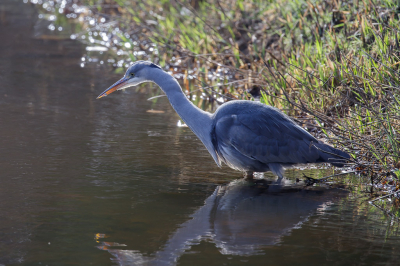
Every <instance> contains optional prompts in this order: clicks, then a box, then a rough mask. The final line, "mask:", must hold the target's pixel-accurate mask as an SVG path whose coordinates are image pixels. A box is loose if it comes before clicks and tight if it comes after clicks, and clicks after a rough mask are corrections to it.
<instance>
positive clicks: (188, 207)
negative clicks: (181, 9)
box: [0, 0, 400, 265]
mask: <svg viewBox="0 0 400 266" xmlns="http://www.w3.org/2000/svg"><path fill="white" fill-rule="evenodd" d="M37 17H38V14H37V12H36V11H35V9H34V7H32V6H31V5H28V4H23V3H22V2H21V1H17V0H2V1H1V2H0V36H1V37H2V38H1V39H2V41H1V42H0V58H1V59H0V83H1V86H0V135H1V138H0V169H1V172H0V182H1V183H0V264H3V265H175V264H177V265H266V264H271V265H315V264H319V265H349V264H351V265H378V264H383V265H392V264H396V262H397V261H398V259H399V255H398V254H399V253H398V250H399V248H400V241H399V240H400V237H399V233H398V232H397V231H396V230H397V229H394V228H398V227H396V226H395V225H394V223H393V220H391V219H390V218H388V217H386V216H385V215H384V214H383V213H382V212H380V211H379V210H377V209H375V208H374V207H373V206H371V205H370V204H368V203H367V202H366V200H367V199H368V198H367V197H363V196H362V193H361V194H360V193H358V194H355V193H351V192H349V191H348V190H347V189H343V188H330V187H327V186H321V187H312V188H304V186H302V185H301V184H300V185H299V184H296V183H295V181H294V180H295V179H296V178H300V179H302V177H303V176H302V174H303V173H305V174H307V175H312V176H314V177H322V176H323V175H324V174H330V173H332V171H331V170H326V171H325V172H321V171H319V170H305V171H300V170H296V169H294V170H289V171H287V177H288V178H289V179H290V180H292V181H291V182H292V183H291V185H288V186H286V187H284V188H282V189H281V190H279V189H278V190H277V189H275V188H274V186H271V183H270V182H271V181H258V182H257V183H248V182H244V181H242V180H240V177H241V174H240V173H237V172H234V171H232V170H230V169H228V168H227V167H224V168H222V169H219V168H218V167H217V166H216V165H215V163H214V162H213V160H212V158H211V157H210V155H209V154H208V153H207V151H206V150H205V148H204V147H203V146H202V144H201V143H200V141H198V140H197V138H196V137H195V136H194V135H193V134H192V133H191V131H190V130H189V129H188V128H185V127H177V122H178V120H179V118H178V116H177V115H176V114H175V113H174V111H173V110H172V108H171V107H170V106H169V103H168V102H167V99H166V98H160V99H158V100H157V101H156V102H152V101H147V98H149V97H150V94H151V92H152V90H156V89H157V88H154V86H148V87H141V88H139V89H137V90H135V89H132V90H129V91H126V92H120V93H115V94H113V95H111V96H109V97H107V98H104V99H101V100H95V98H96V96H97V95H98V94H99V93H100V92H102V91H103V90H104V89H105V88H107V87H108V86H109V85H110V84H112V83H114V82H115V81H116V80H117V79H118V78H119V76H118V75H115V74H112V70H111V69H109V68H108V67H107V66H102V65H96V64H88V65H86V66H85V67H84V68H82V67H80V60H81V57H82V56H83V55H84V54H85V47H84V46H83V45H82V44H80V43H79V42H76V41H74V40H70V39H69V33H68V32H67V33H63V32H60V33H57V34H55V33H52V32H50V31H49V30H48V29H47V26H46V21H42V20H39V19H38V18H37ZM149 110H153V111H149ZM154 111H157V112H154ZM159 111H161V112H159ZM265 177H266V178H272V177H273V176H272V175H270V174H266V175H265Z"/></svg>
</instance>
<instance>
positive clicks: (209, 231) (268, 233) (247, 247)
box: [98, 179, 347, 265]
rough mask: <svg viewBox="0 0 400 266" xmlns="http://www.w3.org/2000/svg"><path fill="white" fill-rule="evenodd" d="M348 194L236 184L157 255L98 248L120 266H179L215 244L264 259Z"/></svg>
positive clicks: (221, 189)
mask: <svg viewBox="0 0 400 266" xmlns="http://www.w3.org/2000/svg"><path fill="white" fill-rule="evenodd" d="M346 195H347V192H345V191H344V190H341V189H325V188H323V187H318V188H315V187H314V188H309V189H308V188H305V187H304V184H290V185H288V184H285V185H283V186H278V185H276V184H274V181H268V180H266V179H261V180H256V181H254V182H253V181H245V180H235V181H232V182H231V183H229V184H227V185H220V186H218V187H217V188H216V189H215V191H214V192H213V193H212V195H211V196H209V197H208V198H207V199H206V200H205V202H204V205H203V206H202V207H200V208H199V209H197V210H196V211H195V212H194V213H193V214H192V215H191V216H190V217H191V219H190V220H188V221H186V222H184V223H182V224H181V225H180V226H179V228H178V229H177V230H176V231H175V232H174V233H173V234H172V235H171V236H170V238H169V239H168V241H167V243H166V244H165V246H164V247H162V248H161V250H160V251H157V252H156V253H155V254H153V255H152V256H144V255H142V254H141V253H140V252H139V251H136V250H124V249H113V248H112V247H113V246H120V244H113V243H108V242H101V244H100V245H99V246H98V248H100V249H106V250H108V251H109V252H110V253H111V254H112V255H113V256H114V257H115V260H114V261H115V262H117V263H118V264H119V265H175V264H176V263H177V261H178V259H179V258H180V257H181V256H182V255H183V254H184V253H185V251H187V250H190V249H191V248H192V246H194V245H198V244H199V243H200V242H201V241H207V242H210V243H213V244H214V245H215V247H217V248H218V250H219V252H220V253H221V254H223V255H240V256H251V255H264V254H265V252H264V251H263V248H265V247H266V246H271V245H277V244H278V243H279V242H280V241H281V238H282V237H283V236H285V235H289V234H290V232H291V231H292V230H293V229H299V228H301V225H302V223H303V222H305V221H307V220H308V218H309V217H310V215H312V214H315V213H316V212H319V213H320V214H321V213H323V212H324V210H326V209H327V208H329V206H330V205H331V204H333V202H334V201H336V200H338V199H339V198H340V197H345V196H346ZM109 247H111V248H109Z"/></svg>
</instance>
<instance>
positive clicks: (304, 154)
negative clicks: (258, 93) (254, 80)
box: [99, 61, 350, 178]
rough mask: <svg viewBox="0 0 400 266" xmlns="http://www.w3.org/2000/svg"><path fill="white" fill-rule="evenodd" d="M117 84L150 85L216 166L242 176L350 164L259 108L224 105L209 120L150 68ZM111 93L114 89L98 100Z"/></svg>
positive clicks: (142, 65) (139, 65)
mask: <svg viewBox="0 0 400 266" xmlns="http://www.w3.org/2000/svg"><path fill="white" fill-rule="evenodd" d="M121 81H122V83H126V84H125V85H120V83H121V82H120V83H118V82H117V83H118V84H119V85H118V87H121V88H126V87H127V86H134V85H137V84H139V83H142V82H146V81H151V82H154V83H156V84H157V85H158V86H159V87H160V88H161V89H162V90H163V91H164V92H165V94H166V95H167V97H168V99H169V101H170V103H171V105H172V107H173V108H174V109H175V111H176V112H177V113H178V114H179V116H180V117H181V118H182V120H183V121H184V122H185V123H186V124H187V125H188V127H189V128H190V129H191V130H192V131H193V132H194V133H195V134H196V136H197V137H198V138H199V139H200V140H201V141H202V143H203V144H204V146H205V147H206V148H207V150H208V152H209V153H210V154H211V156H212V157H213V159H214V160H215V162H216V163H217V165H218V166H221V162H224V163H225V164H227V165H228V166H230V167H231V168H234V169H237V170H240V171H245V172H265V171H272V172H273V173H274V174H276V175H278V176H279V177H280V178H281V177H282V176H283V169H284V167H287V166H291V165H294V164H306V163H322V162H328V163H331V164H332V165H334V166H338V167H342V166H343V163H344V158H350V156H349V155H348V154H347V153H346V152H343V151H340V150H338V149H335V148H333V147H331V146H329V145H327V144H324V143H322V142H320V141H318V140H317V139H315V138H314V137H313V136H312V135H310V134H309V133H308V132H307V131H305V130H304V129H303V128H301V127H300V126H298V125H297V124H296V123H295V122H293V121H292V120H291V119H290V118H289V117H288V116H287V115H285V114H284V113H282V112H281V111H280V110H278V109H276V108H274V107H271V106H267V105H264V104H261V103H259V102H253V101H230V102H228V103H225V104H223V105H222V106H220V107H219V108H218V109H217V111H216V112H215V113H214V114H210V113H208V112H205V111H203V110H201V109H199V108H198V107H196V106H195V105H194V104H193V103H192V102H191V101H189V99H188V98H187V97H186V95H185V94H184V93H183V91H182V89H181V87H180V85H179V84H178V82H177V81H176V79H175V78H173V77H172V76H171V75H170V74H168V73H166V72H164V71H163V70H162V69H161V68H160V67H159V66H157V65H155V64H153V63H151V62H148V61H138V62H136V63H134V64H133V65H132V66H131V67H130V68H129V69H128V70H127V71H126V74H125V76H124V78H123V79H121ZM117 83H116V84H117ZM127 84H131V85H127ZM111 89H113V90H112V91H114V90H115V86H114V87H110V88H109V89H108V90H106V91H105V92H103V93H102V94H100V96H99V97H103V96H106V95H107V94H108V93H106V92H107V91H109V90H111ZM117 89H118V88H117ZM109 93H110V92H109Z"/></svg>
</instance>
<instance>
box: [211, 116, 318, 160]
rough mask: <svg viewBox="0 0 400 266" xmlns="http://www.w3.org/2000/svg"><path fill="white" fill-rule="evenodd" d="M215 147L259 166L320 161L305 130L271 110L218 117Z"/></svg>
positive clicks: (311, 138) (310, 137) (314, 140)
mask: <svg viewBox="0 0 400 266" xmlns="http://www.w3.org/2000/svg"><path fill="white" fill-rule="evenodd" d="M215 136H216V139H217V143H218V145H225V146H232V147H234V148H235V149H236V150H237V151H238V152H240V153H241V154H243V155H245V156H246V157H249V158H251V159H254V160H258V161H260V162H262V163H265V164H268V163H280V164H285V163H286V164H294V163H315V162H318V161H319V159H320V155H319V152H318V150H317V149H316V148H315V147H313V145H312V143H314V144H316V143H318V140H316V139H315V138H314V137H313V136H311V135H310V134H309V133H308V132H307V131H305V130H304V129H302V128H301V127H300V126H298V125H296V124H295V123H294V122H293V121H291V120H290V119H289V118H288V117H286V116H285V115H283V114H282V113H280V112H279V111H275V110H267V111H266V112H263V111H261V112H260V111H258V112H254V114H253V113H250V112H247V113H239V114H235V115H225V116H223V117H220V118H219V119H218V120H217V121H216V124H215Z"/></svg>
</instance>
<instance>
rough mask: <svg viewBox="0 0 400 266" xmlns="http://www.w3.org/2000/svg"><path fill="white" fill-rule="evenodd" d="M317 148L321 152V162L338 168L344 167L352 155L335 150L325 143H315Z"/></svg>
mask: <svg viewBox="0 0 400 266" xmlns="http://www.w3.org/2000/svg"><path fill="white" fill-rule="evenodd" d="M314 145H315V147H316V148H317V149H318V151H319V156H320V158H322V160H321V162H327V163H330V164H332V165H333V166H336V167H343V166H344V164H345V163H346V161H347V159H350V155H349V154H348V153H347V152H344V151H341V150H338V149H335V148H333V147H331V146H329V145H327V144H324V143H315V144H314Z"/></svg>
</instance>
